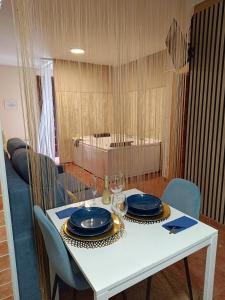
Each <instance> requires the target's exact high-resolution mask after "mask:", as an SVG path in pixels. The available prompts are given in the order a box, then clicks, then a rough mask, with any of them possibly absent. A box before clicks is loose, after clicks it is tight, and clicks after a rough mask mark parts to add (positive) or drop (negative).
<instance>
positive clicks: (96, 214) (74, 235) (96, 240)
mask: <svg viewBox="0 0 225 300" xmlns="http://www.w3.org/2000/svg"><path fill="white" fill-rule="evenodd" d="M107 180H108V179H107ZM113 186H114V188H115V184H114V185H113ZM106 189H109V182H108V181H107V184H106ZM110 189H111V190H112V186H111V185H110ZM94 191H97V187H95V189H94ZM113 191H114V193H115V194H114V195H113V196H111V195H110V193H109V190H108V195H109V200H110V201H109V202H108V204H107V205H106V204H104V201H105V198H104V197H103V196H102V197H101V202H102V204H104V206H105V207H101V206H99V205H98V204H97V203H96V201H95V195H96V193H93V199H92V200H91V204H90V206H85V205H82V206H81V207H70V208H67V209H65V210H62V211H59V212H57V213H56V214H57V216H58V218H60V219H63V218H68V219H67V220H66V221H65V222H64V224H63V226H62V228H61V235H62V237H63V238H64V239H65V240H66V241H67V242H69V243H70V244H72V245H74V246H77V247H84V248H96V247H103V246H107V245H110V244H112V243H114V242H115V241H117V240H118V239H120V238H121V237H122V236H123V235H124V232H125V226H124V221H123V217H124V215H125V214H126V212H127V202H126V200H127V199H126V196H125V194H123V193H121V191H122V187H121V189H119V188H117V189H115V190H113ZM104 192H106V191H104ZM104 192H103V194H104ZM111 198H112V201H111ZM111 210H112V211H111Z"/></svg>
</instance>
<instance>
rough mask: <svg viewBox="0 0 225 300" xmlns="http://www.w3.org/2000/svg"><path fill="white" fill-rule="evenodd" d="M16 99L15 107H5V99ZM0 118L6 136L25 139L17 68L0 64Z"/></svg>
mask: <svg viewBox="0 0 225 300" xmlns="http://www.w3.org/2000/svg"><path fill="white" fill-rule="evenodd" d="M11 99H13V100H16V102H17V107H16V109H5V100H11ZM0 119H1V124H2V128H3V130H4V134H5V136H6V138H12V137H19V138H22V139H25V130H24V122H23V112H22V100H21V94H20V84H19V70H18V68H17V67H14V66H2V65H0Z"/></svg>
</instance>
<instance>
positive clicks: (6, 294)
mask: <svg viewBox="0 0 225 300" xmlns="http://www.w3.org/2000/svg"><path fill="white" fill-rule="evenodd" d="M12 295H13V291H12V280H11V271H10V261H9V250H8V243H7V236H6V227H5V221H4V212H3V204H2V197H1V196H0V300H3V299H4V300H13V296H12Z"/></svg>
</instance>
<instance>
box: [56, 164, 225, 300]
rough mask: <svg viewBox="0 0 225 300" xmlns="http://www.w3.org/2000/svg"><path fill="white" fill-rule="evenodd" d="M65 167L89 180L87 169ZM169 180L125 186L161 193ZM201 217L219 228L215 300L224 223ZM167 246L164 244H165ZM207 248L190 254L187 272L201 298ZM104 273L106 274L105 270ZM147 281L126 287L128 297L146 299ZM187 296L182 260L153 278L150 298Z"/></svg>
mask: <svg viewBox="0 0 225 300" xmlns="http://www.w3.org/2000/svg"><path fill="white" fill-rule="evenodd" d="M66 170H67V171H68V172H70V173H71V174H73V175H75V176H76V177H77V178H79V179H80V180H81V181H82V182H84V183H88V182H89V180H90V176H91V175H90V173H88V172H86V171H84V170H83V169H81V168H79V167H77V166H75V165H72V164H70V165H67V166H66ZM167 183H168V181H167V180H166V179H164V178H162V177H155V178H143V179H142V181H141V182H140V183H138V184H137V183H135V182H133V183H130V184H128V187H127V188H132V187H137V188H138V189H140V190H142V191H144V192H147V193H152V194H155V195H157V196H160V195H161V194H162V192H163V190H164V188H165V186H166V185H167ZM98 185H99V190H101V189H102V186H103V182H102V180H101V179H98ZM201 220H202V221H203V222H205V223H207V224H209V225H211V226H213V227H215V228H217V229H218V230H219V240H218V251H217V263H216V275H215V286H214V300H225V226H224V225H219V224H218V223H216V222H214V221H212V220H209V219H207V218H206V217H204V216H201ZM165 246H166V245H165ZM205 255H206V250H205V249H204V250H201V251H199V252H197V253H195V254H194V255H192V256H190V257H189V265H190V272H191V278H192V284H193V290H194V299H196V300H197V299H198V300H200V299H202V293H203V282H204V268H205ZM106 276H107V274H106ZM145 287H146V281H143V282H141V283H140V284H138V285H135V286H134V287H131V288H130V289H128V290H127V291H126V294H127V296H128V300H129V299H130V300H142V299H145V290H146V289H145ZM71 293H72V291H71V290H70V291H69V290H68V292H67V293H66V294H65V295H64V296H63V297H61V300H64V299H65V300H68V299H70V296H71V295H72V294H71ZM78 295H79V296H78V299H83V300H89V299H92V293H91V292H84V293H79V294H78ZM113 299H114V300H120V299H122V296H121V295H117V296H115V297H113ZM186 299H188V294H187V288H186V278H185V272H184V266H183V262H182V261H181V262H178V263H176V264H174V265H173V266H170V267H169V268H167V269H166V270H164V271H163V272H160V273H158V274H156V275H155V276H154V277H153V281H152V298H151V300H186Z"/></svg>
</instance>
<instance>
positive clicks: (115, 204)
mask: <svg viewBox="0 0 225 300" xmlns="http://www.w3.org/2000/svg"><path fill="white" fill-rule="evenodd" d="M112 210H113V212H114V213H115V214H116V215H117V216H118V217H119V218H120V221H121V224H122V226H123V227H124V221H123V217H124V216H125V215H126V213H127V210H128V204H127V197H126V195H125V194H123V193H118V194H115V195H114V196H113V200H112Z"/></svg>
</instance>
